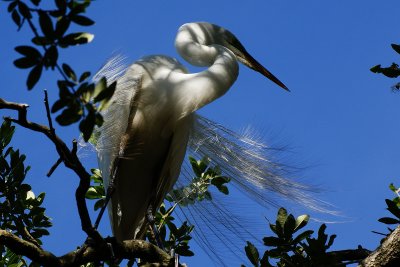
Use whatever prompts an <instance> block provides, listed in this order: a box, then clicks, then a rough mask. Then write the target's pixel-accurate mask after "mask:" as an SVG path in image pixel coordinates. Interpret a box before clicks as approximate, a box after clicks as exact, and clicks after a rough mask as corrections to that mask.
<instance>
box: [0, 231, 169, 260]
mask: <svg viewBox="0 0 400 267" xmlns="http://www.w3.org/2000/svg"><path fill="white" fill-rule="evenodd" d="M106 241H107V242H108V243H110V244H111V245H112V248H113V250H114V254H115V256H116V257H117V258H119V259H136V258H140V259H142V260H143V261H144V262H149V263H151V264H152V266H165V267H167V266H174V265H173V258H171V257H170V256H169V255H168V254H167V253H166V252H164V251H163V250H161V249H159V248H158V247H156V246H154V245H152V244H150V243H148V242H145V241H143V240H128V241H124V242H122V243H117V242H116V241H115V239H113V238H108V239H106ZM0 244H1V245H4V246H6V247H8V248H9V249H10V250H12V251H13V252H14V253H16V254H18V255H23V256H26V257H28V258H29V259H31V260H32V261H34V262H37V263H39V264H40V265H42V266H49V267H50V266H51V267H67V266H68V267H69V266H80V265H85V264H86V263H88V262H94V261H107V260H111V254H112V253H111V251H110V250H109V248H108V247H107V246H96V247H94V246H90V245H86V244H85V245H84V246H83V247H82V248H80V249H77V250H74V251H71V252H70V253H67V254H65V255H64V256H61V257H57V256H55V255H54V254H52V253H50V252H48V251H45V250H42V249H41V248H39V247H36V246H34V245H33V244H31V243H29V242H27V241H25V240H23V239H21V238H19V237H17V236H15V235H13V234H12V233H10V232H7V231H5V230H0Z"/></svg>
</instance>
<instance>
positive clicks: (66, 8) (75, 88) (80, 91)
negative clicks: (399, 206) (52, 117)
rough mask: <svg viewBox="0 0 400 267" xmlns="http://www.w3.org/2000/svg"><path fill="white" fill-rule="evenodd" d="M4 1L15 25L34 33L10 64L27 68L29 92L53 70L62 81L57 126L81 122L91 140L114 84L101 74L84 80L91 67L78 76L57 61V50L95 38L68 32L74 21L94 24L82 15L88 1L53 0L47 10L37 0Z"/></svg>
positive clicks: (18, 48) (86, 135)
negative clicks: (99, 77)
mask: <svg viewBox="0 0 400 267" xmlns="http://www.w3.org/2000/svg"><path fill="white" fill-rule="evenodd" d="M3 1H4V0H3ZM7 2H9V3H8V12H9V13H10V14H11V18H12V19H13V21H14V23H15V24H16V25H17V26H18V28H21V27H23V26H24V25H25V24H28V26H29V28H30V29H31V30H32V32H33V34H34V37H33V38H32V40H31V44H30V45H21V46H17V47H15V51H16V52H18V53H19V54H20V56H21V57H20V58H18V59H16V60H15V61H14V65H15V66H16V67H17V68H20V69H29V74H28V77H27V81H26V85H27V88H28V90H31V89H33V87H34V86H35V85H36V84H37V82H38V81H39V80H40V77H41V75H42V72H43V69H45V70H48V69H51V70H57V71H58V72H59V73H60V74H61V76H62V79H60V80H58V82H57V86H58V91H59V99H58V100H57V101H55V103H54V104H53V106H52V109H51V111H52V112H53V113H56V112H59V111H61V113H60V114H58V115H57V117H56V121H57V122H58V123H59V124H60V125H63V126H66V125H71V124H73V123H76V122H79V129H80V131H81V132H82V134H83V138H84V139H85V141H87V140H89V138H90V136H91V134H92V132H93V129H94V127H95V126H98V127H100V126H101V125H102V123H103V118H102V116H101V114H100V112H101V111H102V110H104V109H106V108H107V106H108V104H109V100H110V99H111V96H112V95H113V93H114V91H115V88H116V83H112V84H107V81H106V79H105V78H103V79H101V80H100V81H99V82H98V83H97V84H94V83H93V82H92V81H90V80H89V79H88V78H89V77H90V76H91V73H90V72H89V71H84V72H82V73H81V74H79V75H78V74H77V73H76V71H74V69H73V68H72V67H71V66H70V65H69V64H67V63H60V62H59V53H60V50H61V49H65V48H69V47H72V46H77V45H83V44H87V43H89V42H91V41H92V40H93V38H94V35H93V34H90V33H87V32H70V31H69V30H70V28H71V26H72V25H74V24H75V25H78V26H91V25H93V24H94V21H93V20H91V19H90V18H89V17H87V16H85V15H84V13H85V12H86V9H87V7H89V5H90V3H91V1H89V0H86V1H78V0H55V1H54V8H53V9H47V10H45V9H42V8H40V4H41V1H40V0H31V1H30V3H28V2H27V1H21V0H12V1H7ZM47 5H48V4H47ZM31 6H33V7H31Z"/></svg>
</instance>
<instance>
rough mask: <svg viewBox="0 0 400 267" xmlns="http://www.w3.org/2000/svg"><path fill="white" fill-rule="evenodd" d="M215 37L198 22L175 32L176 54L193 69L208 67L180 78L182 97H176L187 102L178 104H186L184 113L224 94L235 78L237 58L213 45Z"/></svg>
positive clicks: (186, 25) (219, 46)
mask: <svg viewBox="0 0 400 267" xmlns="http://www.w3.org/2000/svg"><path fill="white" fill-rule="evenodd" d="M215 34H217V33H215V32H214V33H213V32H212V31H210V29H207V28H202V27H201V24H200V25H199V24H197V23H190V24H185V25H183V26H182V27H181V28H180V29H179V31H178V34H177V37H176V40H175V46H176V49H177V51H178V53H179V54H180V55H181V56H182V57H183V58H184V59H185V60H186V61H187V62H189V63H191V64H193V65H195V66H208V67H209V68H208V69H206V70H204V71H201V72H198V73H192V74H184V75H183V77H184V78H183V79H182V81H180V83H181V86H179V87H180V88H181V91H182V94H179V95H180V97H184V98H185V100H186V101H180V102H181V103H185V107H184V112H185V113H188V112H193V111H196V110H197V109H199V108H201V107H203V106H204V105H206V104H208V103H210V102H212V101H213V100H215V99H217V98H218V97H220V96H222V95H223V94H225V93H226V92H227V91H228V89H229V88H230V87H231V86H232V84H233V83H234V82H235V81H236V78H237V77H238V74H239V66H238V63H237V58H236V56H235V55H234V54H233V53H232V52H231V51H230V50H229V49H227V48H225V47H224V46H222V45H219V44H217V43H215V38H214V35H215ZM188 105H190V107H189V106H188Z"/></svg>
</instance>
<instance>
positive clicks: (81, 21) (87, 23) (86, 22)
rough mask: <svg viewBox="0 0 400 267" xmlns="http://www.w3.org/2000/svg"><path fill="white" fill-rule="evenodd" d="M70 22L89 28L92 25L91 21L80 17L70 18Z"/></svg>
mask: <svg viewBox="0 0 400 267" xmlns="http://www.w3.org/2000/svg"><path fill="white" fill-rule="evenodd" d="M71 20H72V21H73V22H75V23H76V24H78V25H81V26H90V25H93V24H94V21H93V20H91V19H90V18H88V17H85V16H82V15H74V16H71Z"/></svg>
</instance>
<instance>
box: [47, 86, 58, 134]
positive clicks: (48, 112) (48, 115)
mask: <svg viewBox="0 0 400 267" xmlns="http://www.w3.org/2000/svg"><path fill="white" fill-rule="evenodd" d="M44 105H45V107H46V114H47V121H48V122H49V128H50V131H52V132H53V134H55V133H56V131H55V130H54V127H53V122H52V120H51V114H50V106H49V97H48V95H47V90H46V89H45V90H44Z"/></svg>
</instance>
